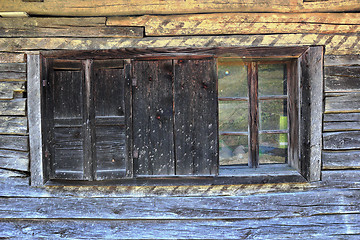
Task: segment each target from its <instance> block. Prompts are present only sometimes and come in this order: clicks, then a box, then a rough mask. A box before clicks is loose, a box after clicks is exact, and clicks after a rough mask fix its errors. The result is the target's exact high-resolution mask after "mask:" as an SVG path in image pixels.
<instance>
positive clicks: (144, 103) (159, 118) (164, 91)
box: [133, 60, 175, 175]
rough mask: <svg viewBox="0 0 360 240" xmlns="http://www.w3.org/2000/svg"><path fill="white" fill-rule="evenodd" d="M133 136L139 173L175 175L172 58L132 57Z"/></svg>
mask: <svg viewBox="0 0 360 240" xmlns="http://www.w3.org/2000/svg"><path fill="white" fill-rule="evenodd" d="M133 81H134V85H136V86H134V89H133V137H134V148H133V151H134V152H133V157H134V172H135V174H136V175H173V174H174V173H175V169H174V166H175V165H174V139H173V136H174V134H173V65H172V60H159V61H133Z"/></svg>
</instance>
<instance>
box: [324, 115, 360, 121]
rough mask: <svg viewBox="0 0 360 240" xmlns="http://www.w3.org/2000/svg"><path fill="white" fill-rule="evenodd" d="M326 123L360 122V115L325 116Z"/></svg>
mask: <svg viewBox="0 0 360 240" xmlns="http://www.w3.org/2000/svg"><path fill="white" fill-rule="evenodd" d="M324 122H360V113H329V114H324Z"/></svg>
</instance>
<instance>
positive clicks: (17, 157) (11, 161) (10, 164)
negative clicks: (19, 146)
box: [0, 150, 29, 171]
mask: <svg viewBox="0 0 360 240" xmlns="http://www.w3.org/2000/svg"><path fill="white" fill-rule="evenodd" d="M0 168H6V169H14V170H19V171H29V153H28V152H22V151H10V150H0Z"/></svg>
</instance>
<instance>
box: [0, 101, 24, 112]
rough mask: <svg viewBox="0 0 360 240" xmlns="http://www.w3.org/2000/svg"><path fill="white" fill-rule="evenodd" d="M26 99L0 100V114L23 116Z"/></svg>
mask: <svg viewBox="0 0 360 240" xmlns="http://www.w3.org/2000/svg"><path fill="white" fill-rule="evenodd" d="M25 115H26V99H25V98H15V99H12V100H0V116H25Z"/></svg>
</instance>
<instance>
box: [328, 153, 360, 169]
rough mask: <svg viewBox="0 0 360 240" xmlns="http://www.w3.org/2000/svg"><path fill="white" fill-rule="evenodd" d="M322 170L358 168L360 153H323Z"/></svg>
mask: <svg viewBox="0 0 360 240" xmlns="http://www.w3.org/2000/svg"><path fill="white" fill-rule="evenodd" d="M322 161H323V169H347V168H360V151H324V152H323V153H322Z"/></svg>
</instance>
